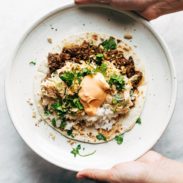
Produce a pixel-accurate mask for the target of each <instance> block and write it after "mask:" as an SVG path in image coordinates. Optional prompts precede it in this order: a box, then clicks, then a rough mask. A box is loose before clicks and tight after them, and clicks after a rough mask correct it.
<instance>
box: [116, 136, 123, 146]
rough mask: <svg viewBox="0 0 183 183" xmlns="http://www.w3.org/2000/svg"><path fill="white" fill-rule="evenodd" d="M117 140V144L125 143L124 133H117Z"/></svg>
mask: <svg viewBox="0 0 183 183" xmlns="http://www.w3.org/2000/svg"><path fill="white" fill-rule="evenodd" d="M115 140H116V142H117V144H119V145H120V144H122V143H123V135H116V136H115Z"/></svg>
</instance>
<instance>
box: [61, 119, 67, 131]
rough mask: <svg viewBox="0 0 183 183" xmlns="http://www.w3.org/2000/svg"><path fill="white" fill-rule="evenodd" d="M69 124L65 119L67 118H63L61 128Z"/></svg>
mask: <svg viewBox="0 0 183 183" xmlns="http://www.w3.org/2000/svg"><path fill="white" fill-rule="evenodd" d="M66 125H67V122H66V121H65V118H63V119H62V120H61V124H60V128H61V129H65V126H66Z"/></svg>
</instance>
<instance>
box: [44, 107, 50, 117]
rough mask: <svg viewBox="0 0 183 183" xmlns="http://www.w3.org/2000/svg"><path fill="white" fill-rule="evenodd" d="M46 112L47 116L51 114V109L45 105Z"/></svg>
mask: <svg viewBox="0 0 183 183" xmlns="http://www.w3.org/2000/svg"><path fill="white" fill-rule="evenodd" d="M44 114H45V115H47V116H48V115H50V114H51V113H50V111H49V110H48V106H46V107H45V109H44Z"/></svg>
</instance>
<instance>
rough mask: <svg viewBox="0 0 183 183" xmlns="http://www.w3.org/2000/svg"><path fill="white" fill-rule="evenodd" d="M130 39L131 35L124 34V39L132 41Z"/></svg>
mask: <svg viewBox="0 0 183 183" xmlns="http://www.w3.org/2000/svg"><path fill="white" fill-rule="evenodd" d="M132 38H133V36H132V35H131V34H129V33H126V34H125V35H124V39H132Z"/></svg>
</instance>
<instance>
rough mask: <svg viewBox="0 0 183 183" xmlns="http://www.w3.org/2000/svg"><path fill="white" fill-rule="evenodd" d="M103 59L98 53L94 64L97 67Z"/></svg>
mask: <svg viewBox="0 0 183 183" xmlns="http://www.w3.org/2000/svg"><path fill="white" fill-rule="evenodd" d="M103 59H104V55H103V54H102V53H98V54H97V55H96V64H97V65H101V64H102V60H103Z"/></svg>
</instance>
